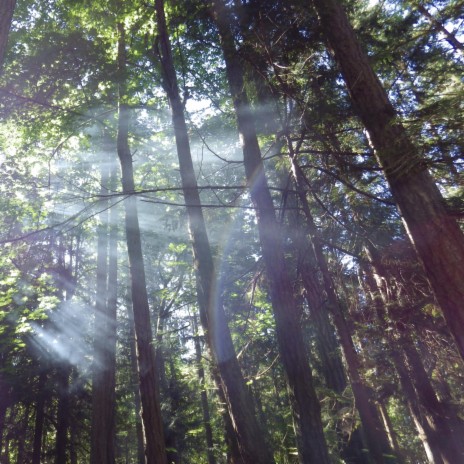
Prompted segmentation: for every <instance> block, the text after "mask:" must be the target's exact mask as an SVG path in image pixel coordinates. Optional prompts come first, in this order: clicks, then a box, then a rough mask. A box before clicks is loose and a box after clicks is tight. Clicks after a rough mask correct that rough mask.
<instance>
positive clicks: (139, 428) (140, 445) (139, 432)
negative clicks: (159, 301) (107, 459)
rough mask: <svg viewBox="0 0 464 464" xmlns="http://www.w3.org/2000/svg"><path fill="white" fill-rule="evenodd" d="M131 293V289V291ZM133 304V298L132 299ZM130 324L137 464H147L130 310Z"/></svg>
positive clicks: (130, 312)
mask: <svg viewBox="0 0 464 464" xmlns="http://www.w3.org/2000/svg"><path fill="white" fill-rule="evenodd" d="M129 291H130V289H129ZM130 300H131V302H132V297H131V298H130ZM127 314H128V322H129V344H130V366H131V379H133V380H132V381H131V385H132V386H133V394H134V407H135V433H136V437H137V464H144V463H145V451H144V450H145V445H144V439H143V425H142V419H141V417H140V412H141V402H140V389H139V386H138V382H137V377H138V374H137V347H136V342H135V331H134V314H133V312H132V311H131V310H130V309H129V310H128V311H127Z"/></svg>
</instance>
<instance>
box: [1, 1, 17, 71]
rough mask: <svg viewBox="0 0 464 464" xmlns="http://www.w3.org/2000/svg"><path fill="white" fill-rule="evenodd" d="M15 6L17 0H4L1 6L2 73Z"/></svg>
mask: <svg viewBox="0 0 464 464" xmlns="http://www.w3.org/2000/svg"><path fill="white" fill-rule="evenodd" d="M15 6H16V0H2V2H1V6H0V75H1V74H2V69H3V61H4V58H5V52H6V47H7V44H8V34H9V32H10V27H11V22H12V20H13V13H14V9H15Z"/></svg>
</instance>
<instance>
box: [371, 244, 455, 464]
mask: <svg viewBox="0 0 464 464" xmlns="http://www.w3.org/2000/svg"><path fill="white" fill-rule="evenodd" d="M367 254H368V256H369V259H370V260H371V262H375V263H376V264H375V269H376V271H377V272H378V269H381V265H380V263H379V262H378V259H376V250H375V248H374V247H373V246H372V245H370V246H369V247H368V250H367ZM365 272H366V283H367V286H368V288H369V289H370V290H369V291H370V295H371V297H370V298H371V300H372V301H373V303H374V305H375V308H376V311H377V315H378V318H379V320H380V322H381V323H382V325H384V326H385V327H386V328H387V327H388V325H389V324H388V322H387V317H388V316H389V317H390V318H391V316H392V314H391V313H389V312H388V308H389V306H388V296H387V294H386V293H384V289H383V287H381V286H379V281H378V280H377V281H376V279H374V277H373V276H372V275H370V274H369V271H368V270H366V271H365ZM382 275H383V276H384V277H383V278H385V277H386V274H385V273H383V274H382ZM376 285H377V286H376ZM392 332H393V331H392V330H390V331H388V330H387V331H385V337H386V339H387V342H388V344H389V346H391V347H392V349H391V358H392V360H393V363H394V365H395V369H396V371H397V372H398V376H399V379H400V383H401V387H402V390H403V393H404V394H405V397H406V401H407V404H408V407H409V410H410V412H411V416H412V418H413V420H414V423H415V424H416V428H417V431H418V434H419V438H420V439H421V441H422V443H423V445H424V448H425V451H426V454H427V457H428V459H429V462H430V463H434V464H435V463H439V464H441V463H451V462H460V461H461V459H462V457H461V456H460V453H459V450H458V448H457V446H456V443H455V442H454V437H453V434H452V432H451V430H450V426H449V424H448V423H447V420H446V418H445V417H443V411H442V409H441V407H440V405H439V404H437V403H438V400H437V398H436V396H435V392H434V391H433V389H432V387H431V385H430V381H429V379H428V376H427V374H426V372H425V370H424V367H423V365H422V363H421V362H420V359H417V352H416V356H414V354H413V353H412V351H413V350H414V347H411V346H409V347H407V346H406V345H407V344H409V342H407V341H406V340H405V337H404V336H403V337H401V336H400V337H399V338H398V337H396V338H395V337H394V336H393V335H392ZM405 348H406V349H405ZM401 349H402V350H401ZM406 351H409V354H406ZM408 358H410V359H408ZM411 360H412V362H413V364H415V365H413V366H411V365H408V364H409V362H410V361H411ZM418 363H420V364H421V367H419V366H418ZM421 371H423V372H421ZM433 398H434V399H435V401H433ZM431 404H433V406H434V407H433V408H431ZM438 411H441V414H438ZM437 416H438V417H437Z"/></svg>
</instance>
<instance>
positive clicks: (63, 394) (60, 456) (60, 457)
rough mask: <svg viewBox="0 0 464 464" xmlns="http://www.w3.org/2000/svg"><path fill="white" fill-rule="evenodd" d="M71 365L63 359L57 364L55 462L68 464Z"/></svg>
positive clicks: (56, 463)
mask: <svg viewBox="0 0 464 464" xmlns="http://www.w3.org/2000/svg"><path fill="white" fill-rule="evenodd" d="M70 375H71V365H69V364H67V363H66V361H63V362H62V363H60V364H59V365H58V366H57V373H56V376H57V394H58V406H57V408H58V409H57V417H56V442H55V464H66V463H67V462H69V461H68V459H67V457H68V445H69V437H68V434H69V419H70V417H69V415H70V407H69V399H70V398H69V395H70V391H69V376H70Z"/></svg>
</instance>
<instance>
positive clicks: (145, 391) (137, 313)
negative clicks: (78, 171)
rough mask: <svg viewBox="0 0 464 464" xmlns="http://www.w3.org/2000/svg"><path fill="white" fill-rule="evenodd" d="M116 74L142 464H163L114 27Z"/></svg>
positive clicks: (121, 52)
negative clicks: (125, 196)
mask: <svg viewBox="0 0 464 464" xmlns="http://www.w3.org/2000/svg"><path fill="white" fill-rule="evenodd" d="M118 34H119V39H118V70H119V79H120V81H119V109H118V137H117V151H118V157H119V161H120V164H121V171H122V189H123V192H124V194H125V195H127V198H126V199H125V201H124V207H125V215H126V218H125V226H126V241H127V251H128V255H129V266H130V275H131V289H132V290H131V292H132V308H133V313H134V329H135V337H136V345H137V367H138V378H139V388H140V400H141V403H142V423H143V428H144V437H145V445H146V449H145V458H146V464H167V458H166V447H165V443H164V433H163V423H162V419H161V407H160V402H159V386H158V382H157V369H156V364H155V353H154V350H153V335H152V330H151V322H150V308H149V305H148V295H147V287H146V280H145V268H144V262H143V254H142V240H141V236H140V227H139V219H138V213H137V203H136V197H135V196H134V192H135V184H134V172H133V165H132V155H131V152H130V148H129V108H128V106H127V104H126V103H125V101H124V99H125V98H126V91H125V78H126V50H125V48H126V44H125V31H124V26H123V25H122V24H118Z"/></svg>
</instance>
